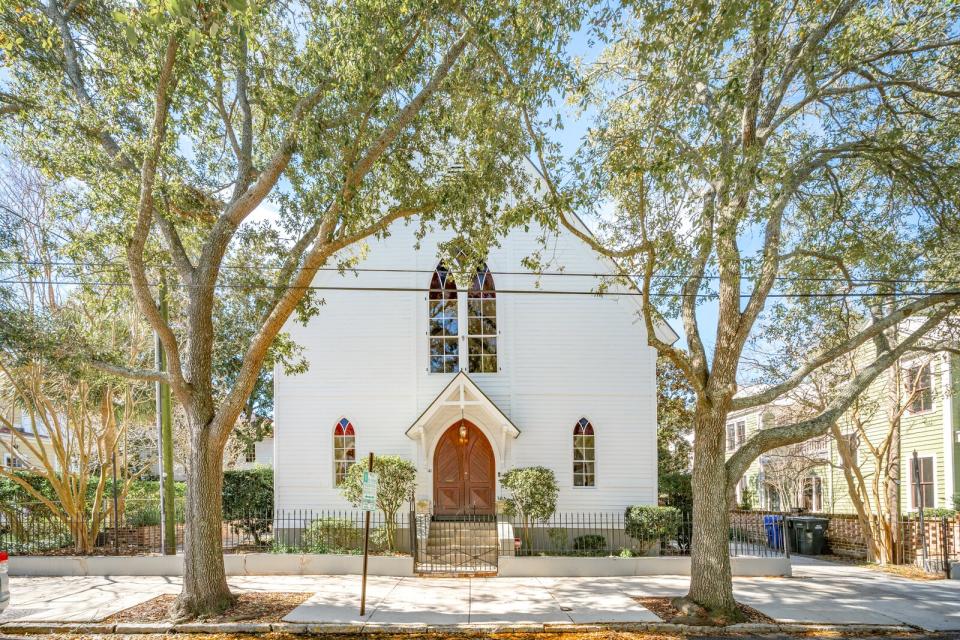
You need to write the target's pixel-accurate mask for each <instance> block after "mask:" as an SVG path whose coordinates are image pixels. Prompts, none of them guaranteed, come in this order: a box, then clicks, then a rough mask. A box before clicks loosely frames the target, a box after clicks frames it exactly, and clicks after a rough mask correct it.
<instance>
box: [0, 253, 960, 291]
mask: <svg viewBox="0 0 960 640" xmlns="http://www.w3.org/2000/svg"><path fill="white" fill-rule="evenodd" d="M0 265H10V266H21V267H28V266H37V267H39V266H63V267H73V268H81V267H108V269H107V270H106V271H108V270H109V268H113V269H116V270H118V271H122V272H125V271H126V268H127V267H126V265H125V264H123V263H117V262H43V261H39V260H38V261H16V260H0ZM280 268H281V267H272V266H266V265H224V266H222V267H221V269H223V270H236V271H239V270H249V271H257V272H262V271H279V270H280ZM106 271H104V273H105V272H106ZM317 271H318V272H338V273H339V272H343V273H347V272H356V273H411V274H432V273H434V272H435V271H436V269H410V268H399V267H397V268H389V267H343V268H339V267H321V268H319V269H317ZM494 275H508V276H531V277H540V276H551V277H558V276H559V277H564V276H566V277H577V278H624V277H625V278H638V279H639V278H642V277H643V274H638V273H620V274H611V273H591V272H576V271H540V272H535V271H499V270H498V271H496V272H494ZM652 278H653V279H654V280H686V279H688V278H689V276H687V275H683V274H654V275H653V276H652ZM702 279H703V280H719V279H720V276H719V275H704V276H703V278H702ZM777 280H781V281H784V282H840V283H844V284H849V283H853V284H854V285H870V284H910V285H948V286H955V287H960V281H958V280H927V279H905V278H851V279H850V280H848V279H846V278H838V277H820V278H817V277H810V276H777ZM878 295H886V294H878Z"/></svg>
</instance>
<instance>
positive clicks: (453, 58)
mask: <svg viewBox="0 0 960 640" xmlns="http://www.w3.org/2000/svg"><path fill="white" fill-rule="evenodd" d="M473 35H474V30H473V29H468V30H467V31H466V32H465V33H464V34H463V35H462V36H461V37H460V38H459V39H458V40H457V41H456V42H454V44H453V45H451V47H450V49H448V50H447V52H446V53H445V54H444V56H443V58H442V59H441V61H440V63H439V64H438V65H437V68H436V69H435V70H434V72H433V75H432V76H431V77H430V80H429V81H427V83H426V84H425V85H424V86H423V87H422V88H421V89H420V91H419V92H418V93H417V94H416V95H415V96H414V97H413V98H412V99H411V100H410V102H409V103H407V105H406V106H405V107H404V108H403V109H401V110H400V112H399V113H398V114H397V116H396V117H395V118H394V120H393V121H392V122H391V123H390V124H389V125H387V126H386V127H385V128H384V130H383V132H382V133H381V134H380V135H379V136H378V137H377V139H376V140H375V141H374V142H373V143H371V144H370V145H369V146H368V147H367V149H366V151H365V152H364V153H363V155H362V156H361V158H360V159H359V160H358V161H357V162H356V163H354V165H353V166H352V167H351V168H350V170H349V171H348V172H347V174H346V175H345V176H344V180H343V187H342V189H341V193H340V197H339V198H338V199H337V200H335V201H334V202H333V204H332V205H331V207H330V209H329V210H328V211H327V213H326V215H325V221H324V223H323V224H322V225H321V227H320V229H319V232H318V240H317V242H315V243H314V245H313V247H312V248H311V249H310V251H309V252H308V253H307V255H306V257H305V259H304V260H303V264H302V265H301V266H300V268H299V270H298V271H297V273H296V275H295V276H294V277H293V278H292V280H291V282H290V285H289V286H288V287H286V288H285V289H284V291H283V293H282V294H281V295H280V296H279V298H278V299H277V300H276V302H275V303H274V304H273V307H272V308H271V310H270V312H269V313H268V315H267V317H266V319H265V320H264V322H263V324H262V325H261V326H260V328H259V329H258V330H257V332H256V333H255V334H254V336H253V337H252V338H251V340H250V344H249V345H248V347H247V350H246V352H245V353H244V357H243V365H242V366H241V368H240V372H239V373H238V375H237V379H236V382H235V384H234V386H233V388H232V389H230V391H229V392H228V393H227V397H226V398H225V399H224V401H223V402H222V403H221V404H220V408H219V409H218V411H217V414H216V417H215V422H216V427H215V430H216V434H217V435H216V437H217V438H218V439H219V440H220V441H221V442H226V438H227V436H229V434H230V430H231V429H232V428H233V424H234V422H235V420H236V417H237V416H238V415H239V414H240V412H241V411H242V409H243V405H244V402H245V401H246V398H247V396H248V395H249V393H250V390H251V389H252V388H253V385H254V384H255V382H256V378H257V375H258V374H259V371H260V368H261V366H262V364H263V359H264V357H265V356H266V354H267V350H268V349H269V348H270V345H271V344H272V342H273V340H274V338H275V337H276V335H277V333H278V332H279V331H280V329H281V328H282V327H283V324H284V323H285V322H286V321H287V319H288V318H289V317H290V314H292V313H293V311H294V309H295V308H296V306H297V304H299V303H300V301H301V300H302V299H303V296H304V294H305V292H306V290H307V287H309V286H310V284H311V282H313V278H314V277H315V276H316V273H317V270H318V269H319V268H320V267H322V266H323V264H324V263H325V262H326V261H327V259H328V258H329V257H330V256H331V255H333V254H334V253H335V252H336V251H338V250H340V249H341V248H343V247H345V246H347V245H349V244H351V243H354V242H356V241H358V240H359V239H361V238H363V237H367V236H366V235H364V234H367V235H369V234H373V233H376V232H378V231H380V230H382V229H386V228H387V227H388V226H389V225H390V224H391V223H392V222H394V221H395V220H397V219H399V218H401V217H404V216H410V215H414V214H415V213H417V212H419V211H420V210H421V209H419V208H398V209H395V210H393V211H392V212H391V213H389V214H387V215H385V216H384V217H383V218H382V219H380V220H378V221H377V222H376V223H374V224H372V225H369V226H368V227H365V228H364V229H361V230H358V231H356V232H353V233H349V234H344V235H343V236H341V237H340V238H334V237H333V232H334V230H335V228H336V223H337V221H338V220H339V219H340V213H341V211H342V210H343V209H344V208H346V207H347V206H349V204H350V203H351V201H352V200H353V197H354V196H355V194H356V188H357V187H358V186H359V185H360V184H361V183H362V181H363V179H364V178H365V177H366V175H367V174H368V173H369V172H370V170H371V169H372V168H373V166H374V164H375V163H376V162H377V161H378V160H379V159H380V158H381V157H382V156H383V154H384V153H385V152H386V150H387V149H388V148H389V146H390V145H391V144H392V143H393V141H394V140H396V138H397V136H399V135H400V132H401V131H402V130H403V129H404V128H406V127H407V126H409V125H410V123H411V122H413V120H414V118H415V117H416V116H417V114H419V113H420V111H421V110H422V108H423V106H424V104H426V102H427V100H429V99H430V98H431V97H432V96H433V95H434V94H435V93H436V92H437V91H438V90H439V89H440V87H441V85H442V84H443V82H444V80H445V79H446V78H447V76H448V75H449V74H450V71H451V70H452V69H453V67H454V65H455V64H456V62H457V60H458V59H459V58H460V55H461V54H462V53H463V52H464V50H465V49H466V48H467V45H468V44H469V43H470V41H471V39H472V37H473ZM308 105H309V103H307V104H305V105H304V109H306V108H307V106H308ZM298 117H299V116H298ZM261 177H262V176H261ZM430 206H432V205H430Z"/></svg>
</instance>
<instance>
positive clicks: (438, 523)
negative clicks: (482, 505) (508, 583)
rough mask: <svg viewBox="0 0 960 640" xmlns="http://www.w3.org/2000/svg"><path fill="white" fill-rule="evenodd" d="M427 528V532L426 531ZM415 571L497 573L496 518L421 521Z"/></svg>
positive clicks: (497, 543)
mask: <svg viewBox="0 0 960 640" xmlns="http://www.w3.org/2000/svg"><path fill="white" fill-rule="evenodd" d="M423 527H426V528H427V529H428V531H423V530H422V528H423ZM418 529H420V530H419V531H418V535H417V553H416V556H415V561H414V570H415V572H416V573H417V574H419V575H430V576H490V575H496V574H497V558H498V557H499V555H500V550H499V540H498V536H497V521H496V519H495V518H479V519H449V520H446V519H445V520H438V519H430V520H429V521H426V520H424V521H421V523H419V524H418Z"/></svg>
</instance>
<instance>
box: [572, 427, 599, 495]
mask: <svg viewBox="0 0 960 640" xmlns="http://www.w3.org/2000/svg"><path fill="white" fill-rule="evenodd" d="M596 482H597V459H596V447H595V443H594V435H593V425H592V424H590V421H589V420H587V419H586V418H580V420H578V421H577V424H576V425H575V426H574V427H573V486H575V487H593V486H596Z"/></svg>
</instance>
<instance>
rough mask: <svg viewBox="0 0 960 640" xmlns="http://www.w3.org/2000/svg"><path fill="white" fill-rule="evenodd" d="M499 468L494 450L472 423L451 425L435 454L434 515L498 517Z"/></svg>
mask: <svg viewBox="0 0 960 640" xmlns="http://www.w3.org/2000/svg"><path fill="white" fill-rule="evenodd" d="M461 427H462V429H461ZM495 467H496V465H495V463H494V458H493V448H492V447H491V446H490V442H489V441H488V440H487V438H486V436H484V435H483V432H482V431H480V429H478V428H477V427H476V425H474V424H473V423H471V422H469V421H468V420H458V421H457V422H455V423H454V424H453V425H451V426H450V427H449V428H448V429H447V430H446V431H445V432H444V434H443V435H442V436H441V437H440V442H439V443H437V448H436V450H435V451H434V454H433V504H434V514H435V515H438V516H459V515H467V516H470V515H491V516H492V515H494V514H495V513H496V491H497V476H496V468H495Z"/></svg>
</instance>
